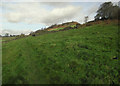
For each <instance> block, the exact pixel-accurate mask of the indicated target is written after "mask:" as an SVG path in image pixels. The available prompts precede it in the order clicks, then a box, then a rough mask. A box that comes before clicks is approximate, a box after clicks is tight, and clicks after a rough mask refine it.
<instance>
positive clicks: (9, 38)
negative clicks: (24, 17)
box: [2, 37, 16, 42]
mask: <svg viewBox="0 0 120 86" xmlns="http://www.w3.org/2000/svg"><path fill="white" fill-rule="evenodd" d="M15 38H16V37H2V41H3V42H4V41H10V40H13V39H15Z"/></svg>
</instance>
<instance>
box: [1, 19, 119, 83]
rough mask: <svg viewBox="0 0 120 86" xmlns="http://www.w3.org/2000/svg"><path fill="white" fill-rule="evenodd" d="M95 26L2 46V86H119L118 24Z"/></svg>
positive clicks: (110, 23) (107, 23)
mask: <svg viewBox="0 0 120 86" xmlns="http://www.w3.org/2000/svg"><path fill="white" fill-rule="evenodd" d="M95 23H96V22H91V23H89V24H88V25H83V27H79V28H78V29H70V30H67V31H58V32H55V33H49V34H43V35H40V36H35V37H33V36H28V37H25V38H21V39H17V40H13V41H9V42H8V43H3V46H2V50H3V51H2V55H3V59H2V68H3V70H2V77H3V84H84V83H85V84H120V81H119V80H120V76H119V75H120V67H119V65H120V63H119V56H118V54H119V51H120V50H119V48H118V46H119V45H120V43H119V41H118V39H119V37H118V34H119V30H118V24H117V23H116V22H115V21H107V22H103V21H100V22H99V23H98V22H97V23H96V24H95Z"/></svg>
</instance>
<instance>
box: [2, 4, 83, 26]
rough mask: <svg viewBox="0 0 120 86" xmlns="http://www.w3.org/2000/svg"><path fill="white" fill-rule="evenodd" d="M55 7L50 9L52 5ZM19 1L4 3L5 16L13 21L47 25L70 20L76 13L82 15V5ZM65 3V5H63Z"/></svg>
mask: <svg viewBox="0 0 120 86" xmlns="http://www.w3.org/2000/svg"><path fill="white" fill-rule="evenodd" d="M53 4H54V8H52V9H50V10H49V7H50V5H52V6H53ZM57 4H58V3H47V4H46V5H45V4H42V3H17V4H7V5H3V6H4V8H5V9H7V10H8V9H9V10H10V11H9V10H8V11H6V12H5V14H4V17H5V18H6V19H7V20H8V21H9V22H13V23H17V22H26V23H40V24H45V25H50V24H55V23H59V22H63V21H64V20H70V19H72V18H74V17H75V16H76V15H78V14H79V15H80V11H81V7H80V6H73V5H66V4H67V3H64V4H63V3H61V5H59V6H57ZM62 5H64V6H62Z"/></svg>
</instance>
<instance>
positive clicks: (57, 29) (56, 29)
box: [50, 24, 76, 31]
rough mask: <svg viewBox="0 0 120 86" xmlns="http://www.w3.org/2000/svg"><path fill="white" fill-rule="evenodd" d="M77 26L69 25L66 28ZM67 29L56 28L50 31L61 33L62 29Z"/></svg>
mask: <svg viewBox="0 0 120 86" xmlns="http://www.w3.org/2000/svg"><path fill="white" fill-rule="evenodd" d="M75 26H76V25H75V24H74V25H68V26H66V27H73V28H74V27H75ZM64 28H65V27H59V28H55V29H52V30H50V31H59V30H62V29H64Z"/></svg>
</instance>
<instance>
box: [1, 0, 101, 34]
mask: <svg viewBox="0 0 120 86" xmlns="http://www.w3.org/2000/svg"><path fill="white" fill-rule="evenodd" d="M101 3H103V2H9V1H7V2H5V1H3V2H2V3H1V4H0V22H2V25H0V29H2V33H0V34H2V35H4V34H5V33H10V34H21V33H24V34H29V33H30V32H31V31H36V30H38V29H41V28H45V27H48V26H50V25H52V24H59V23H64V22H68V21H77V22H79V23H84V17H85V16H89V21H90V20H93V19H94V16H95V15H96V11H97V9H98V7H99V6H100V4H101ZM1 20H2V21H1ZM0 32H1V31H0Z"/></svg>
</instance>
